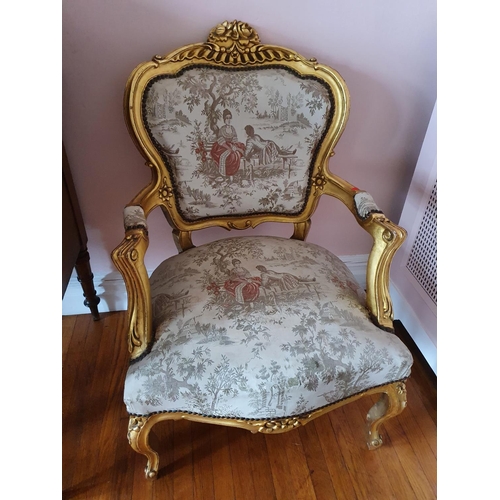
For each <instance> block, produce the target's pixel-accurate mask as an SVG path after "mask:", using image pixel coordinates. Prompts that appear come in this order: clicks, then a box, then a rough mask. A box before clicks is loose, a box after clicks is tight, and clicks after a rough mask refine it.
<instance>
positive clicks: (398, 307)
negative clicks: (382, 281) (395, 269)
mask: <svg viewBox="0 0 500 500" xmlns="http://www.w3.org/2000/svg"><path fill="white" fill-rule="evenodd" d="M390 294H391V298H392V304H393V309H394V319H398V320H399V321H401V323H403V326H404V327H405V329H406V331H407V332H408V333H409V334H410V336H411V338H412V339H413V341H414V342H415V344H416V345H417V347H418V349H419V351H420V352H421V353H422V355H423V356H424V358H425V360H426V361H427V363H429V366H430V367H431V368H432V371H433V372H434V373H435V374H436V375H437V347H436V345H435V344H434V342H433V341H432V340H431V339H430V337H429V336H428V335H427V332H426V330H425V328H424V327H423V326H422V324H421V322H420V321H419V320H418V318H417V316H416V315H415V313H414V311H413V308H412V307H411V306H410V304H409V303H408V302H407V301H406V299H405V298H404V297H403V295H402V294H401V293H399V291H398V289H397V288H396V287H395V286H394V285H393V284H392V283H391V286H390Z"/></svg>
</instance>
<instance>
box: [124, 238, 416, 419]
mask: <svg viewBox="0 0 500 500" xmlns="http://www.w3.org/2000/svg"><path fill="white" fill-rule="evenodd" d="M187 278H188V279H189V284H188V285H187V284H186V279H187ZM150 281H151V291H152V298H153V301H156V300H158V298H159V297H162V296H164V295H166V294H167V295H169V296H170V297H183V300H184V302H183V304H184V305H183V307H180V306H179V305H178V302H176V300H175V299H172V300H170V301H168V300H167V301H165V302H162V304H163V306H162V307H158V308H157V309H155V325H156V328H157V330H156V341H155V343H154V345H153V347H152V349H151V352H150V353H149V354H148V355H147V356H146V357H145V358H144V359H142V360H140V361H138V362H136V363H134V364H132V365H131V366H130V368H129V371H128V374H127V377H126V382H125V403H126V405H127V409H128V411H129V413H132V414H140V415H147V414H149V413H152V412H156V411H186V412H187V411H189V412H195V413H199V414H203V415H211V416H226V417H239V418H277V417H286V416H293V415H299V414H301V413H304V412H306V411H310V410H313V409H316V408H320V407H322V406H325V405H327V404H329V403H333V402H335V401H338V400H340V399H343V398H346V397H348V396H350V395H353V394H356V393H359V392H361V391H363V390H365V389H367V388H370V387H374V386H377V385H380V384H387V383H390V382H394V381H396V380H401V379H403V378H406V377H407V376H408V375H409V373H410V368H411V364H412V357H411V354H410V353H409V351H408V349H407V348H406V347H405V346H404V344H403V343H402V342H401V341H400V340H399V339H398V338H397V337H396V336H395V335H393V334H391V333H388V332H385V331H382V330H380V329H379V328H377V327H376V326H375V325H374V324H373V323H372V322H371V321H370V319H369V316H368V313H367V310H366V308H365V306H364V299H365V295H364V291H363V290H362V289H360V287H359V285H358V284H357V282H356V280H355V279H354V277H353V276H352V274H351V272H350V271H349V270H348V268H347V267H346V266H345V264H343V263H342V261H340V259H338V258H337V257H336V256H335V255H333V254H332V253H330V252H329V251H327V250H325V249H324V248H321V247H319V246H317V245H314V244H311V243H306V242H303V241H299V240H288V239H284V238H278V237H269V236H258V237H237V238H228V239H223V240H219V241H216V242H213V243H209V244H206V245H202V246H200V247H196V248H192V249H190V250H188V251H185V252H183V253H181V254H179V255H176V256H174V257H171V258H169V259H167V260H166V261H164V262H163V263H162V264H161V265H160V266H159V267H158V268H157V269H156V271H155V272H154V273H153V275H152V276H151V280H150ZM154 303H156V302H154Z"/></svg>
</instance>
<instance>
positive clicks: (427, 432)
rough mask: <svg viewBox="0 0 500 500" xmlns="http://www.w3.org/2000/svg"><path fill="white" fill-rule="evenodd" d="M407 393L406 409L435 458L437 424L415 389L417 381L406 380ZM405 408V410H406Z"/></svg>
mask: <svg viewBox="0 0 500 500" xmlns="http://www.w3.org/2000/svg"><path fill="white" fill-rule="evenodd" d="M406 386H407V393H408V406H407V410H408V411H409V412H410V413H412V414H413V417H414V419H415V421H416V422H417V425H418V426H419V427H420V429H421V431H422V434H423V435H424V436H425V439H426V440H427V444H428V445H429V447H430V448H431V450H432V452H433V454H434V457H435V458H437V424H436V421H435V420H434V418H432V416H431V415H429V412H428V411H427V405H426V404H424V402H423V401H422V398H421V397H420V394H419V391H418V390H417V387H418V382H417V381H416V380H413V379H412V378H410V379H409V380H408V383H407V384H406ZM407 410H405V411H407Z"/></svg>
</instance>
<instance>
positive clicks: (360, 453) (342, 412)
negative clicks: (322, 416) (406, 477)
mask: <svg viewBox="0 0 500 500" xmlns="http://www.w3.org/2000/svg"><path fill="white" fill-rule="evenodd" d="M358 405H359V401H355V402H353V403H350V404H348V405H346V406H343V407H341V408H338V409H337V410H335V411H334V412H330V413H329V416H330V420H331V421H332V424H333V425H334V429H335V433H336V434H337V436H339V435H342V436H345V438H346V440H347V441H346V442H347V443H348V445H347V446H348V447H347V448H346V447H342V453H343V456H344V459H345V461H346V464H347V467H348V470H349V474H350V475H351V480H352V483H353V485H354V486H355V489H356V485H359V486H358V489H357V490H356V494H357V496H358V498H360V499H372V498H386V499H395V498H396V496H395V493H394V491H393V489H392V486H391V483H390V481H389V478H388V476H387V471H386V470H385V469H384V467H383V464H381V462H380V459H379V458H378V456H377V455H376V454H374V453H371V452H370V451H369V450H368V449H367V448H366V443H365V439H364V424H365V422H364V419H363V418H362V417H361V415H360V412H359V408H358Z"/></svg>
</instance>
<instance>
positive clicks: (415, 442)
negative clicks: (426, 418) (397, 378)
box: [398, 381, 437, 495]
mask: <svg viewBox="0 0 500 500" xmlns="http://www.w3.org/2000/svg"><path fill="white" fill-rule="evenodd" d="M412 386H413V384H412V383H411V381H409V383H408V384H407V388H408V387H409V391H408V392H409V393H410V395H411V388H412ZM413 401H414V404H413V405H412V410H409V411H408V408H406V409H405V410H403V411H402V412H401V414H400V415H399V416H398V422H399V423H400V425H401V427H402V429H403V432H404V433H405V435H406V437H407V439H408V442H409V443H410V446H411V447H412V449H413V453H414V455H415V458H416V459H417V460H418V462H419V464H420V468H421V469H422V471H423V473H424V474H425V476H426V478H427V480H428V483H429V485H430V486H431V488H432V490H433V493H434V495H437V486H436V485H437V468H436V455H435V454H434V453H433V451H432V449H431V447H430V446H429V442H428V439H427V438H426V436H425V435H424V434H423V432H422V430H421V428H420V426H419V425H418V424H417V422H416V420H415V417H414V416H413V411H417V410H420V413H421V412H425V410H424V408H423V407H421V408H419V407H418V406H417V404H416V402H417V401H416V399H414V400H413Z"/></svg>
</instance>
